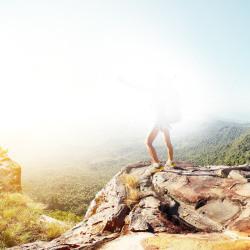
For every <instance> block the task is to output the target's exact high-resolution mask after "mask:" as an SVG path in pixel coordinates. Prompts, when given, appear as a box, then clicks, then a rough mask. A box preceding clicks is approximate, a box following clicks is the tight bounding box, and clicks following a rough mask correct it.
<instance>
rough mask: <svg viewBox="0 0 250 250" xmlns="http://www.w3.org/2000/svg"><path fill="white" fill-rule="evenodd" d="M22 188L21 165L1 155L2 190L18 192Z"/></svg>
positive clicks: (0, 189) (0, 174)
mask: <svg viewBox="0 0 250 250" xmlns="http://www.w3.org/2000/svg"><path fill="white" fill-rule="evenodd" d="M21 189H22V188H21V167H20V166H19V164H18V163H16V162H14V161H12V160H11V159H10V158H8V157H0V192H16V191H21Z"/></svg>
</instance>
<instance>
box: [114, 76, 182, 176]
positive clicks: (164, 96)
mask: <svg viewBox="0 0 250 250" xmlns="http://www.w3.org/2000/svg"><path fill="white" fill-rule="evenodd" d="M175 78H176V76H174V77H173V79H172V80H171V81H169V82H165V80H164V79H163V78H162V77H159V78H158V80H157V81H156V83H155V85H154V86H152V87H142V86H138V85H136V84H132V83H129V82H127V81H125V80H124V79H123V78H122V77H118V80H119V81H120V82H122V83H123V84H126V85H127V86H129V87H132V88H135V89H137V90H141V91H143V92H147V93H149V94H150V95H151V97H152V106H153V111H154V122H153V125H152V127H151V129H150V130H149V132H148V135H147V137H146V141H145V146H146V148H147V150H148V153H149V155H150V156H151V158H152V159H153V166H152V168H151V169H150V170H149V171H148V172H149V173H156V172H159V171H162V170H164V167H165V168H169V167H172V168H174V167H175V164H174V163H173V146H172V143H171V140H170V129H171V126H170V123H174V122H178V121H179V120H180V109H179V107H178V105H175V103H176V102H175V101H176V98H177V95H176V94H174V93H173V90H172V89H170V87H169V83H170V82H172V81H173V80H174V79H175ZM172 97H174V98H175V99H174V100H173V98H172ZM173 104H174V105H173ZM159 131H161V132H162V135H163V139H164V142H165V144H166V146H167V150H168V161H167V162H166V164H165V166H163V165H162V164H161V163H160V162H159V159H158V156H157V153H156V150H155V148H154V146H153V142H154V140H155V138H156V136H157V135H158V133H159Z"/></svg>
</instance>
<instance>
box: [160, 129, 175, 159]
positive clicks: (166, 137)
mask: <svg viewBox="0 0 250 250" xmlns="http://www.w3.org/2000/svg"><path fill="white" fill-rule="evenodd" d="M162 134H163V139H164V142H165V144H166V146H167V149H168V157H169V160H170V161H172V160H173V154H174V152H173V146H172V143H171V141H170V131H169V129H164V130H162Z"/></svg>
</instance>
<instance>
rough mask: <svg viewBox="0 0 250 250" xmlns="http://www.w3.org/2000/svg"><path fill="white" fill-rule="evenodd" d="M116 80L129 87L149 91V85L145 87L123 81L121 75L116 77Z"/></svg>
mask: <svg viewBox="0 0 250 250" xmlns="http://www.w3.org/2000/svg"><path fill="white" fill-rule="evenodd" d="M117 80H118V81H119V82H121V83H123V84H124V85H127V86H129V87H130V88H133V89H136V90H139V91H143V92H150V90H151V89H150V88H149V87H145V86H141V85H138V84H135V83H130V82H128V81H125V80H124V79H123V78H122V77H121V76H119V77H117Z"/></svg>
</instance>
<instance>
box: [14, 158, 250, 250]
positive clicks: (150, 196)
mask: <svg viewBox="0 0 250 250" xmlns="http://www.w3.org/2000/svg"><path fill="white" fill-rule="evenodd" d="M150 164H151V162H149V161H145V162H139V163H137V164H134V165H129V166H126V167H124V168H122V169H121V170H120V171H119V173H117V174H116V175H115V176H114V177H113V178H112V179H111V180H110V182H109V183H107V185H106V186H105V187H104V188H103V189H102V190H101V191H100V192H99V193H98V194H97V195H96V197H95V199H94V200H93V201H92V202H91V205H90V207H89V209H88V211H87V213H86V216H85V219H84V220H83V221H82V222H81V223H79V224H78V225H76V226H75V227H74V228H72V229H71V230H69V231H68V232H66V233H65V234H63V235H62V236H61V237H59V238H57V239H55V240H53V241H51V242H49V243H44V242H35V243H32V244H26V245H21V246H18V247H14V248H13V249H54V250H55V249H248V250H249V249H250V182H249V181H250V165H242V166H233V167H227V166H208V167H201V166H197V165H194V164H190V163H185V162H175V164H176V166H177V167H176V168H175V169H165V170H164V171H161V172H157V173H155V174H150V173H148V172H147V171H148V169H149V168H150ZM182 247H183V248H182Z"/></svg>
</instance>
